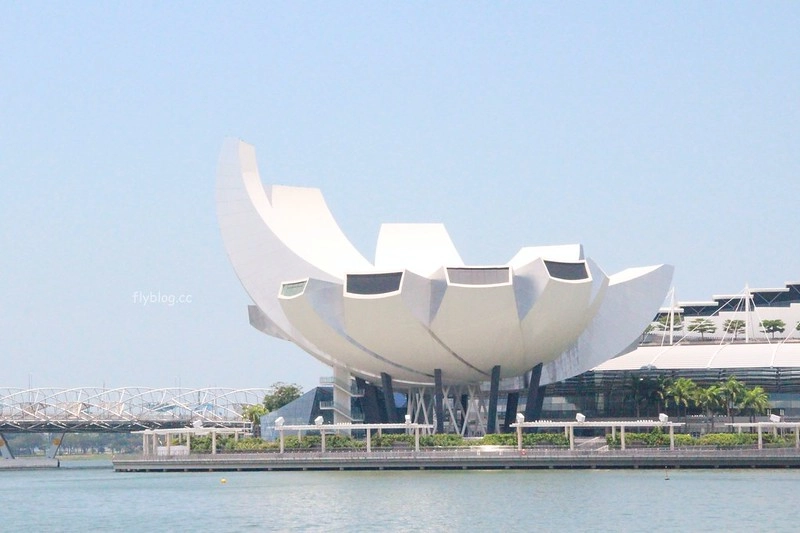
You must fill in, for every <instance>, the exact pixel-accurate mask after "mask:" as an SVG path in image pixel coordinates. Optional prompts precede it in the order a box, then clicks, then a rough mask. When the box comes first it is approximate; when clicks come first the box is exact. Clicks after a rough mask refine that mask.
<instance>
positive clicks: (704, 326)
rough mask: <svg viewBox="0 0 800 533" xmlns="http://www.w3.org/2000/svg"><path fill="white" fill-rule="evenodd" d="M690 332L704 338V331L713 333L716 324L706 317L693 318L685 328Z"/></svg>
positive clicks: (715, 329)
mask: <svg viewBox="0 0 800 533" xmlns="http://www.w3.org/2000/svg"><path fill="white" fill-rule="evenodd" d="M686 329H688V330H689V331H691V332H695V333H699V334H700V339H701V340H706V333H714V332H715V331H717V326H715V325H714V323H713V322H712V321H711V320H709V319H707V318H695V319H694V320H692V322H691V324H689V326H688V327H687V328H686Z"/></svg>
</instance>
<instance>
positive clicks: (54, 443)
mask: <svg viewBox="0 0 800 533" xmlns="http://www.w3.org/2000/svg"><path fill="white" fill-rule="evenodd" d="M64 435H66V433H63V432H62V433H61V434H56V435H50V444H49V445H48V446H47V452H46V457H47V458H48V459H55V458H56V455H57V454H58V449H59V448H61V443H62V442H64Z"/></svg>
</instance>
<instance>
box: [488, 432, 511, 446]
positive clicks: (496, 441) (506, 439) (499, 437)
mask: <svg viewBox="0 0 800 533" xmlns="http://www.w3.org/2000/svg"><path fill="white" fill-rule="evenodd" d="M479 444H481V445H483V446H516V445H517V435H516V433H490V434H489V435H484V436H483V438H482V439H481V440H480V441H479Z"/></svg>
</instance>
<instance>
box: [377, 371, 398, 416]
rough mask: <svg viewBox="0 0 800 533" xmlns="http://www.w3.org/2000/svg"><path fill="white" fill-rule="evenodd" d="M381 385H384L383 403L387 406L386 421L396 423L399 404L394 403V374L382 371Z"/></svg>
mask: <svg viewBox="0 0 800 533" xmlns="http://www.w3.org/2000/svg"><path fill="white" fill-rule="evenodd" d="M381 385H383V404H384V406H385V408H386V422H388V423H389V424H395V423H397V422H399V420H398V419H397V405H395V403H394V388H393V387H392V376H390V375H389V374H387V373H386V372H381Z"/></svg>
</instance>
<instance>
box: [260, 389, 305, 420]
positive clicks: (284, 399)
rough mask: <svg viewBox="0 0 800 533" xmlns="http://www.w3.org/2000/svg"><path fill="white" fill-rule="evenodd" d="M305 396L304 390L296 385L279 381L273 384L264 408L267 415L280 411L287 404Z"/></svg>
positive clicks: (265, 399)
mask: <svg viewBox="0 0 800 533" xmlns="http://www.w3.org/2000/svg"><path fill="white" fill-rule="evenodd" d="M302 394H303V388H302V387H301V386H300V385H298V384H296V383H290V384H287V383H284V382H282V381H277V382H275V383H273V384H272V386H271V387H270V388H269V392H267V394H266V396H264V407H265V408H266V409H267V413H270V412H272V411H274V410H275V409H280V408H281V407H283V406H284V405H286V404H287V403H290V402H293V401H295V400H296V399H298V398H299V397H300V396H301V395H302Z"/></svg>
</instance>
